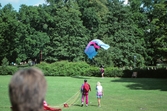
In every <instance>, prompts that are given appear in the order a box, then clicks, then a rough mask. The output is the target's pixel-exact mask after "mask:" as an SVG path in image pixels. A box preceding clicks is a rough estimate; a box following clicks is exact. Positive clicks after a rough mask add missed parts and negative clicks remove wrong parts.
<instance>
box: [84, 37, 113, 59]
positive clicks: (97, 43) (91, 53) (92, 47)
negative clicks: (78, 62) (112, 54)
mask: <svg viewBox="0 0 167 111" xmlns="http://www.w3.org/2000/svg"><path fill="white" fill-rule="evenodd" d="M100 47H102V48H103V49H105V50H107V49H108V48H110V46H109V45H108V44H105V43H104V42H103V41H101V40H99V39H94V40H92V41H90V42H89V43H88V45H87V46H86V49H85V51H84V52H85V54H86V55H87V56H88V58H89V59H92V58H94V57H95V56H96V55H97V51H98V50H99V49H100Z"/></svg>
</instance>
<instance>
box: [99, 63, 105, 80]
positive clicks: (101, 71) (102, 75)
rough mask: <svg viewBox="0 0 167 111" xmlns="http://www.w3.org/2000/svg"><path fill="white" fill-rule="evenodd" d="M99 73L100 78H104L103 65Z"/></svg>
mask: <svg viewBox="0 0 167 111" xmlns="http://www.w3.org/2000/svg"><path fill="white" fill-rule="evenodd" d="M100 73H101V77H102V78H103V77H104V66H103V65H101V66H100Z"/></svg>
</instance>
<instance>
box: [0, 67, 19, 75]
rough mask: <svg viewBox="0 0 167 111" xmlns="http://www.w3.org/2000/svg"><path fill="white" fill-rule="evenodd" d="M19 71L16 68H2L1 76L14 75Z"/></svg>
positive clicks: (0, 68) (0, 69) (0, 70)
mask: <svg viewBox="0 0 167 111" xmlns="http://www.w3.org/2000/svg"><path fill="white" fill-rule="evenodd" d="M17 70H18V68H17V67H16V66H6V67H4V66H0V75H13V74H14V73H15V72H16V71H17Z"/></svg>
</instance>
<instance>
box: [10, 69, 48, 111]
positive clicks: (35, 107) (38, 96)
mask: <svg viewBox="0 0 167 111" xmlns="http://www.w3.org/2000/svg"><path fill="white" fill-rule="evenodd" d="M46 88H47V83H46V80H45V78H44V75H43V73H42V71H41V70H40V69H37V68H27V69H24V70H19V71H17V72H16V73H15V74H14V75H13V77H12V79H11V81H10V83H9V97H10V102H11V105H12V111H43V101H44V98H45V94H46Z"/></svg>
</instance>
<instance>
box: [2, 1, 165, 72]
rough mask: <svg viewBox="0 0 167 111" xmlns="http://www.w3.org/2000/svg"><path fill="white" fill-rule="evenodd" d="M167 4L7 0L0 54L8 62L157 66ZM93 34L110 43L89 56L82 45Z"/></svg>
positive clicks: (162, 48)
mask: <svg viewBox="0 0 167 111" xmlns="http://www.w3.org/2000/svg"><path fill="white" fill-rule="evenodd" d="M166 7H167V2H166V1H165V0H129V2H128V4H123V1H121V0H46V4H43V5H39V6H27V5H24V4H22V5H21V6H20V9H19V11H18V12H17V11H15V10H14V8H13V7H12V5H11V4H7V5H5V6H4V7H2V6H1V7H0V45H1V47H0V52H1V54H0V59H1V60H2V59H3V58H4V57H6V58H7V59H8V61H9V63H11V62H15V63H20V62H22V61H26V62H28V60H29V59H31V60H32V61H34V60H37V62H38V63H39V62H41V61H45V62H48V63H53V62H58V61H63V60H64V61H70V62H78V61H85V62H87V63H89V64H90V65H93V66H96V67H99V65H100V64H104V65H105V66H107V67H124V66H129V67H143V66H146V65H154V66H155V65H156V63H157V60H158V59H159V60H161V61H163V62H165V60H166V52H167V49H166V46H167V44H166V38H167V25H166V24H167V16H166V15H167V8H166ZM95 38H97V39H101V40H102V41H104V42H105V43H107V44H109V45H110V46H111V47H110V48H109V49H108V50H107V51H105V50H99V51H98V55H97V56H96V57H95V58H94V60H93V61H91V60H89V59H87V57H86V56H85V54H84V49H85V47H86V45H87V43H88V42H89V41H90V40H92V39H95ZM0 62H2V61H0ZM91 70H94V69H91ZM74 71H75V70H74ZM71 74H72V75H73V73H71ZM93 75H94V74H93Z"/></svg>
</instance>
